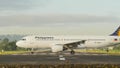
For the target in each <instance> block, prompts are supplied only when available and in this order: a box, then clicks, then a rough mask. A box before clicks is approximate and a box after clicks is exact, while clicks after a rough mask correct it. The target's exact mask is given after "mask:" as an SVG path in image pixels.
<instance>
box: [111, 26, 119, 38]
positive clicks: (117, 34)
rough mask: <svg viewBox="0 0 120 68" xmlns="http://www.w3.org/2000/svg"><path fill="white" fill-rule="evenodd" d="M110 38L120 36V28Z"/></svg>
mask: <svg viewBox="0 0 120 68" xmlns="http://www.w3.org/2000/svg"><path fill="white" fill-rule="evenodd" d="M110 36H120V26H119V27H118V29H117V30H116V31H115V32H113V33H112V34H111V35H110Z"/></svg>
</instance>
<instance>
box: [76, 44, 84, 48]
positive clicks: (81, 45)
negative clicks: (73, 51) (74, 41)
mask: <svg viewBox="0 0 120 68" xmlns="http://www.w3.org/2000/svg"><path fill="white" fill-rule="evenodd" d="M85 47H86V46H85V44H80V45H78V48H85Z"/></svg>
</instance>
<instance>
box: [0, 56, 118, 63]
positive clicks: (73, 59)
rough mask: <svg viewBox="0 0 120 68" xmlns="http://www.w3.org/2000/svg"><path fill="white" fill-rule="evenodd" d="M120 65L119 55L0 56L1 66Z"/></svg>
mask: <svg viewBox="0 0 120 68" xmlns="http://www.w3.org/2000/svg"><path fill="white" fill-rule="evenodd" d="M65 63H70V64H120V56H117V55H0V64H65Z"/></svg>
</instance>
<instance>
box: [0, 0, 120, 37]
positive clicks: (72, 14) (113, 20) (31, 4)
mask: <svg viewBox="0 0 120 68" xmlns="http://www.w3.org/2000/svg"><path fill="white" fill-rule="evenodd" d="M119 25H120V0H0V34H42V35H44V34H47V35H49V34H50V35H53V34H54V35H58V34H60V35H61V34H62V35H64V34H65V35H73V34H74V35H109V34H111V33H112V32H113V31H114V30H115V29H117V27H118V26H119Z"/></svg>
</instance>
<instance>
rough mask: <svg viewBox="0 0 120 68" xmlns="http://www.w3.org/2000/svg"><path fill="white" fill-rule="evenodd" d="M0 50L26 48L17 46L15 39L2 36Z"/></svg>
mask: <svg viewBox="0 0 120 68" xmlns="http://www.w3.org/2000/svg"><path fill="white" fill-rule="evenodd" d="M0 50H4V51H16V50H26V49H24V48H19V47H17V46H16V40H15V41H9V39H8V38H4V39H3V40H0Z"/></svg>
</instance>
